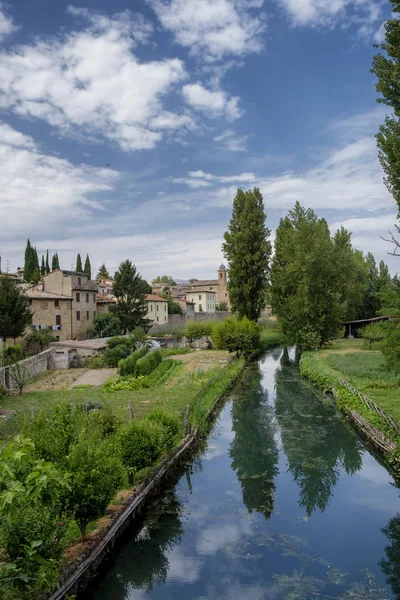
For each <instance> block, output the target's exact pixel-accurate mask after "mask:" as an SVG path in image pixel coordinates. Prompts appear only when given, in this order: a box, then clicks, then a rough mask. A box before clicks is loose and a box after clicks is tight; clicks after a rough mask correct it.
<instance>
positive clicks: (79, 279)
mask: <svg viewBox="0 0 400 600" xmlns="http://www.w3.org/2000/svg"><path fill="white" fill-rule="evenodd" d="M81 285H82V279H81V278H80V277H78V286H79V287H81Z"/></svg>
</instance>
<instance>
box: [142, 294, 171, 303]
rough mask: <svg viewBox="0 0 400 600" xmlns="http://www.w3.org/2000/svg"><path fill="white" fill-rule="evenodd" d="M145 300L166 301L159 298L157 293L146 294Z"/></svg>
mask: <svg viewBox="0 0 400 600" xmlns="http://www.w3.org/2000/svg"><path fill="white" fill-rule="evenodd" d="M146 300H147V301H148V302H168V300H166V299H165V298H160V296H157V294H147V296H146Z"/></svg>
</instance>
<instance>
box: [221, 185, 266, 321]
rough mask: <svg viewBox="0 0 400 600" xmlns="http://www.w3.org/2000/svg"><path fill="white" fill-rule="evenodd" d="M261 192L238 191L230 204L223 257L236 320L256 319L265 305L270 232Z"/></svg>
mask: <svg viewBox="0 0 400 600" xmlns="http://www.w3.org/2000/svg"><path fill="white" fill-rule="evenodd" d="M265 222H266V214H265V210H264V203H263V198H262V195H261V192H260V190H259V189H258V188H254V189H253V190H249V191H247V192H244V191H243V190H241V189H239V190H238V191H237V194H236V197H235V199H234V201H233V209H232V218H231V220H230V223H229V227H228V231H227V232H226V233H225V235H224V238H225V242H224V243H223V244H222V249H223V252H224V256H225V258H226V260H227V261H228V263H229V282H228V290H229V299H230V302H231V306H232V310H233V312H236V313H237V314H238V316H239V318H242V317H247V318H248V319H250V320H251V321H254V320H256V319H258V317H259V316H260V314H261V311H262V309H263V308H264V306H265V291H266V288H267V283H268V274H269V261H270V257H271V243H270V241H269V236H270V231H269V229H268V228H267V226H266V224H265Z"/></svg>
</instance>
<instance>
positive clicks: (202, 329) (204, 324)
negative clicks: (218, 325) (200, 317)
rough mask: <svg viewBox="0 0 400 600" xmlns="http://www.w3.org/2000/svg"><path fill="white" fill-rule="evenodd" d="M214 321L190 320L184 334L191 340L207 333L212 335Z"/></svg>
mask: <svg viewBox="0 0 400 600" xmlns="http://www.w3.org/2000/svg"><path fill="white" fill-rule="evenodd" d="M213 325H214V321H188V322H187V323H186V327H185V330H184V335H185V336H186V337H187V338H189V339H190V340H196V339H198V338H201V337H205V336H207V335H211V332H212V329H213Z"/></svg>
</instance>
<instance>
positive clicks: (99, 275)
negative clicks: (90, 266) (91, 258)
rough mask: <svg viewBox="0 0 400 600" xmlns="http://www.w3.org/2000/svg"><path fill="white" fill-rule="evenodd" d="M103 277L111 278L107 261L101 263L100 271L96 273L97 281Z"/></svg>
mask: <svg viewBox="0 0 400 600" xmlns="http://www.w3.org/2000/svg"><path fill="white" fill-rule="evenodd" d="M102 279H110V273H109V272H108V270H107V267H106V265H105V263H103V264H102V265H101V267H100V269H99V272H98V273H97V275H96V281H101V280H102Z"/></svg>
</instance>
